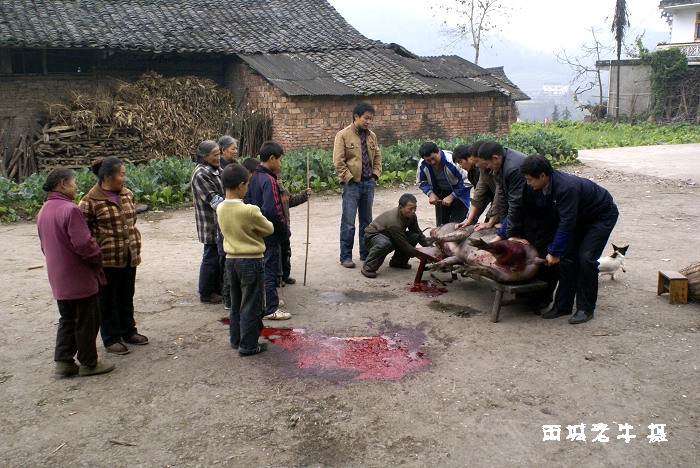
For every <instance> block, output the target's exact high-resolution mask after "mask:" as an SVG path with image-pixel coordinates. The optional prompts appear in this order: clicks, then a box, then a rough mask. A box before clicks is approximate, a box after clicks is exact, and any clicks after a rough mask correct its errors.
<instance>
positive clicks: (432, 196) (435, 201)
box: [428, 193, 440, 205]
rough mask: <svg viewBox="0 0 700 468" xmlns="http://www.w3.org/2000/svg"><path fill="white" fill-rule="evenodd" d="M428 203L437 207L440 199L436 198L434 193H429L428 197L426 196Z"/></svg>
mask: <svg viewBox="0 0 700 468" xmlns="http://www.w3.org/2000/svg"><path fill="white" fill-rule="evenodd" d="M428 203H430V204H431V205H439V204H440V199H439V198H438V196H437V195H435V194H434V193H431V194H430V195H428Z"/></svg>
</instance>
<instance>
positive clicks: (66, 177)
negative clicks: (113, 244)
mask: <svg viewBox="0 0 700 468" xmlns="http://www.w3.org/2000/svg"><path fill="white" fill-rule="evenodd" d="M43 189H44V190H45V191H47V192H49V195H48V197H47V198H46V203H44V206H42V207H41V210H40V211H39V214H37V220H36V224H37V228H38V230H39V240H40V241H41V250H42V252H44V256H45V257H46V270H47V272H48V275H49V283H50V284H51V290H52V291H53V296H54V298H55V299H56V301H57V302H58V312H59V313H60V315H61V318H60V319H59V321H58V332H57V334H56V350H55V353H54V360H55V361H56V373H57V374H58V375H59V376H61V377H68V376H72V375H75V374H79V375H81V376H88V375H97V374H105V373H107V372H110V371H112V370H113V369H114V364H111V363H109V362H107V361H99V360H98V359H97V347H96V345H95V340H96V338H97V332H98V330H99V329H100V312H99V302H98V299H97V291H98V289H99V286H100V285H102V284H105V276H104V272H103V271H102V252H101V251H100V247H99V246H98V245H97V242H95V239H94V238H93V237H92V235H91V234H90V230H89V229H88V227H87V224H86V223H85V219H84V218H83V213H82V211H81V210H80V208H79V207H78V205H76V204H75V203H74V202H73V199H74V198H75V193H76V192H77V190H78V188H77V186H76V185H75V175H74V174H73V173H72V172H71V171H70V170H68V169H63V168H58V169H54V170H53V171H51V173H50V174H49V175H48V177H47V178H46V182H45V183H44V186H43ZM76 352H77V354H78V361H80V366H78V365H77V364H76V363H75V361H74V360H73V357H74V356H75V354H76Z"/></svg>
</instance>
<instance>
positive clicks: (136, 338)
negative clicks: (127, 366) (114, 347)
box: [124, 333, 148, 347]
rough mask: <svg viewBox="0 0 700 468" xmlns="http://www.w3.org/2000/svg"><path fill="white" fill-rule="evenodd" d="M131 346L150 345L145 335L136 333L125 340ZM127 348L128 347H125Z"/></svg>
mask: <svg viewBox="0 0 700 468" xmlns="http://www.w3.org/2000/svg"><path fill="white" fill-rule="evenodd" d="M124 341H126V342H127V343H129V344H135V345H147V344H148V338H146V337H145V336H143V335H140V334H138V333H134V334H133V335H131V336H130V337H129V338H127V339H125V340H124ZM125 347H126V346H125Z"/></svg>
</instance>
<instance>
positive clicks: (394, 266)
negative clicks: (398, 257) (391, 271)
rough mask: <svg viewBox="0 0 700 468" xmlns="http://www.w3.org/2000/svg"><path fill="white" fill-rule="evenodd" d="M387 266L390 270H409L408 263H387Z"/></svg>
mask: <svg viewBox="0 0 700 468" xmlns="http://www.w3.org/2000/svg"><path fill="white" fill-rule="evenodd" d="M389 266H390V267H391V268H402V269H404V270H410V269H411V264H410V263H393V262H389Z"/></svg>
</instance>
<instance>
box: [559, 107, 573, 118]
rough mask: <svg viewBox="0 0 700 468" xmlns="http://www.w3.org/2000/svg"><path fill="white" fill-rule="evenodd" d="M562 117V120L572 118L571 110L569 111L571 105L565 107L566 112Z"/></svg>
mask: <svg viewBox="0 0 700 468" xmlns="http://www.w3.org/2000/svg"><path fill="white" fill-rule="evenodd" d="M561 119H562V120H571V112H570V111H569V107H568V106H567V107H565V108H564V112H562V113H561Z"/></svg>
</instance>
